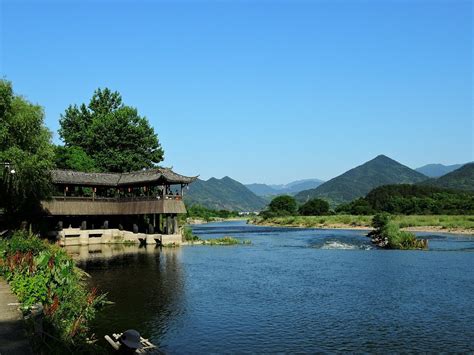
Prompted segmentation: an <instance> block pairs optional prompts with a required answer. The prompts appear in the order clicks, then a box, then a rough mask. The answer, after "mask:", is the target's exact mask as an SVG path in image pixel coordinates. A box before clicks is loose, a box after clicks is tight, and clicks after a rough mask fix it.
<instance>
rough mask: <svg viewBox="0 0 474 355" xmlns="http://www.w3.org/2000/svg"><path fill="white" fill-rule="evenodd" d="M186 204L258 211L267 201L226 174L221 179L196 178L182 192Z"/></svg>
mask: <svg viewBox="0 0 474 355" xmlns="http://www.w3.org/2000/svg"><path fill="white" fill-rule="evenodd" d="M184 200H185V202H186V203H187V204H189V205H193V204H199V205H202V206H204V207H207V208H212V209H218V210H220V209H225V210H232V211H259V210H261V209H262V208H264V207H265V206H266V204H267V202H266V201H265V200H264V199H263V198H261V197H259V196H257V195H255V194H254V193H253V192H252V191H250V190H249V189H248V188H246V187H245V186H244V185H243V184H241V183H240V182H238V181H235V180H233V179H231V178H230V177H228V176H226V177H224V178H222V179H216V178H210V179H209V180H207V181H204V180H196V181H195V182H193V183H192V184H190V185H189V190H187V191H185V193H184Z"/></svg>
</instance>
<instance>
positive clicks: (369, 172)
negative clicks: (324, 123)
mask: <svg viewBox="0 0 474 355" xmlns="http://www.w3.org/2000/svg"><path fill="white" fill-rule="evenodd" d="M426 179H427V177H426V176H425V175H423V174H421V173H419V172H417V171H415V170H413V169H410V168H409V167H407V166H405V165H402V164H400V163H399V162H397V161H395V160H393V159H391V158H389V157H387V156H385V155H379V156H377V157H375V158H374V159H372V160H370V161H368V162H366V163H364V164H362V165H360V166H357V167H355V168H353V169H351V170H348V171H346V172H345V173H343V174H341V175H339V176H337V177H335V178H333V179H331V180H329V181H327V182H325V183H324V184H322V185H320V186H318V187H317V188H315V189H310V190H305V191H301V192H299V193H298V194H296V196H295V197H296V199H297V200H298V201H299V202H305V201H307V200H309V199H311V198H315V197H320V198H324V199H326V200H328V201H330V202H331V203H332V204H339V203H344V202H349V201H352V200H354V199H356V198H358V197H362V196H365V195H366V194H367V193H368V192H369V191H370V190H372V189H374V188H376V187H378V186H381V185H390V184H414V183H417V182H421V181H424V180H426Z"/></svg>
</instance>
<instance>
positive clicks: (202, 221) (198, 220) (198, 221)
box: [186, 217, 248, 224]
mask: <svg viewBox="0 0 474 355" xmlns="http://www.w3.org/2000/svg"><path fill="white" fill-rule="evenodd" d="M246 220H248V217H231V218H221V217H211V218H208V219H204V218H198V217H196V218H193V217H190V218H187V219H186V224H205V223H211V222H231V221H246Z"/></svg>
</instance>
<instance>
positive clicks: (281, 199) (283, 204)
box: [268, 195, 298, 216]
mask: <svg viewBox="0 0 474 355" xmlns="http://www.w3.org/2000/svg"><path fill="white" fill-rule="evenodd" d="M297 210H298V206H297V204H296V200H295V199H294V197H293V196H288V195H282V196H277V197H275V198H274V199H273V200H272V201H271V202H270V204H269V205H268V211H269V212H270V213H273V214H275V215H282V216H284V215H296V214H297Z"/></svg>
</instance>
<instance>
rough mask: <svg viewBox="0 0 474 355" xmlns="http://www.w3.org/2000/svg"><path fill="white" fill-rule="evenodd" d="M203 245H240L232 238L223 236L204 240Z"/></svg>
mask: <svg viewBox="0 0 474 355" xmlns="http://www.w3.org/2000/svg"><path fill="white" fill-rule="evenodd" d="M204 244H206V245H235V244H241V242H240V241H239V240H238V239H236V238H234V237H230V236H225V237H222V238H216V239H208V240H205V241H204Z"/></svg>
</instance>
